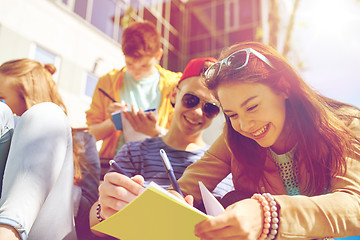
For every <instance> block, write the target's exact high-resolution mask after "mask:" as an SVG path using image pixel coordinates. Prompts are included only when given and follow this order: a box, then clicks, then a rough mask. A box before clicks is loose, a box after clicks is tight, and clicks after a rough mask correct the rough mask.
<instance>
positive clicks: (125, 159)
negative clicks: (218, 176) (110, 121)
mask: <svg viewBox="0 0 360 240" xmlns="http://www.w3.org/2000/svg"><path fill="white" fill-rule="evenodd" d="M161 148H162V149H164V150H165V152H166V153H167V156H168V158H169V160H170V163H171V165H172V167H173V169H174V173H175V176H176V179H179V178H180V177H181V175H182V174H183V172H184V170H185V169H186V167H187V166H189V165H190V164H192V163H194V162H196V161H197V160H198V159H200V158H201V157H202V156H203V155H204V153H205V151H206V150H208V149H209V146H206V147H204V148H202V149H198V150H195V151H191V152H190V151H183V150H177V149H174V148H172V147H170V146H168V145H166V144H165V143H164V142H163V140H162V139H161V138H160V137H157V138H148V139H145V140H144V141H138V142H128V143H126V144H125V145H124V146H123V147H122V148H121V149H120V150H119V152H118V153H117V154H116V156H115V158H114V160H115V161H116V163H117V164H118V166H119V167H120V168H121V169H122V170H123V173H125V174H126V175H127V176H129V177H132V176H134V175H137V174H139V175H142V176H143V177H144V179H145V183H144V185H145V186H147V185H148V184H149V183H150V182H151V181H153V182H155V183H157V184H158V185H160V186H162V187H163V188H168V187H169V186H170V185H171V183H170V180H169V178H168V175H167V173H166V171H165V168H164V165H163V163H162V160H161V157H160V149H161ZM109 171H114V169H113V168H112V167H110V169H109ZM231 190H233V183H232V178H231V175H229V176H228V177H227V178H225V179H224V180H223V181H222V182H220V183H219V184H218V186H217V187H216V188H215V190H214V191H213V194H214V196H216V197H222V196H223V195H225V194H226V193H227V192H229V191H231Z"/></svg>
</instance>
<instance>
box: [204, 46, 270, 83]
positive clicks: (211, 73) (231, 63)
mask: <svg viewBox="0 0 360 240" xmlns="http://www.w3.org/2000/svg"><path fill="white" fill-rule="evenodd" d="M250 53H252V54H254V55H255V56H256V57H258V58H259V59H260V60H262V61H263V62H264V63H266V64H267V65H269V66H270V67H271V68H272V69H275V67H274V66H273V65H272V64H271V63H270V61H269V59H267V58H266V57H265V56H264V55H262V54H261V53H259V52H258V51H255V50H254V49H252V48H245V49H241V50H238V51H236V52H233V53H232V54H230V55H229V56H228V57H227V58H224V59H223V60H221V61H218V62H216V63H214V64H213V65H211V66H210V67H209V68H208V69H207V70H206V72H205V78H206V79H207V80H211V79H213V78H215V77H217V76H218V75H219V72H220V70H221V66H222V65H223V64H225V66H227V67H230V68H232V69H233V70H238V69H241V68H243V67H245V66H246V65H247V64H248V63H249V57H250Z"/></svg>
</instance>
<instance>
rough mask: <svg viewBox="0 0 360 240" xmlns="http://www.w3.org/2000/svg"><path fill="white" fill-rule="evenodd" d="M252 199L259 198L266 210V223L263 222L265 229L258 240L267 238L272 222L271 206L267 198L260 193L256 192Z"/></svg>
mask: <svg viewBox="0 0 360 240" xmlns="http://www.w3.org/2000/svg"><path fill="white" fill-rule="evenodd" d="M251 199H255V200H258V201H259V203H260V205H261V206H262V209H263V212H264V223H263V230H262V232H261V234H260V236H259V238H258V240H265V239H266V238H267V236H268V234H269V232H270V226H271V225H270V223H271V213H270V206H269V202H268V201H267V199H266V198H265V197H264V196H262V195H261V194H259V193H255V194H254V195H253V196H252V197H251Z"/></svg>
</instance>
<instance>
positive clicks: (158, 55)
mask: <svg viewBox="0 0 360 240" xmlns="http://www.w3.org/2000/svg"><path fill="white" fill-rule="evenodd" d="M163 53H164V51H163V49H162V48H160V49H159V51H158V52H157V53H156V54H155V59H156V61H160V59H161V57H162V55H163Z"/></svg>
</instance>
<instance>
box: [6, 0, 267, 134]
mask: <svg viewBox="0 0 360 240" xmlns="http://www.w3.org/2000/svg"><path fill="white" fill-rule="evenodd" d="M260 4H261V2H260V0H172V1H170V0H0V52H1V55H0V63H3V62H5V61H8V60H11V59H16V58H32V59H36V60H38V61H40V62H43V63H53V64H54V65H55V66H56V68H57V73H56V75H55V76H54V79H55V81H56V82H57V85H58V87H59V89H60V91H61V94H62V96H63V98H64V101H65V104H66V106H67V108H68V111H69V117H70V121H71V123H72V125H73V126H75V127H77V126H84V125H85V111H86V110H87V109H88V108H89V104H90V102H91V96H92V93H93V91H94V88H95V85H96V82H97V79H98V78H99V77H100V76H101V75H103V74H105V73H106V72H108V71H110V70H111V69H113V68H118V69H119V68H121V67H122V66H124V65H125V63H124V57H123V54H122V52H121V46H120V39H121V34H122V31H123V29H124V28H125V27H126V26H127V25H128V24H129V23H130V22H132V21H142V20H148V21H151V22H153V23H154V24H155V25H156V26H157V28H158V31H159V32H160V33H161V36H162V39H161V41H162V46H163V50H164V55H163V58H162V60H161V63H160V64H161V65H162V66H164V67H165V68H167V69H170V70H173V71H182V70H183V69H184V67H185V65H186V63H187V62H188V61H189V60H190V59H191V58H195V57H202V56H212V57H218V56H219V54H220V52H221V50H222V49H223V48H224V47H227V46H230V45H232V44H234V43H236V42H239V41H244V40H254V39H258V37H257V35H258V34H257V33H258V29H259V27H261V7H260ZM222 122H223V119H222V118H221V120H218V122H217V123H216V121H215V123H214V124H215V125H216V124H217V125H216V126H215V127H216V128H220V130H219V131H221V128H222ZM212 132H213V131H212Z"/></svg>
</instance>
